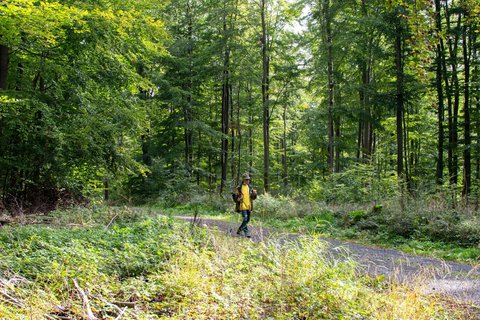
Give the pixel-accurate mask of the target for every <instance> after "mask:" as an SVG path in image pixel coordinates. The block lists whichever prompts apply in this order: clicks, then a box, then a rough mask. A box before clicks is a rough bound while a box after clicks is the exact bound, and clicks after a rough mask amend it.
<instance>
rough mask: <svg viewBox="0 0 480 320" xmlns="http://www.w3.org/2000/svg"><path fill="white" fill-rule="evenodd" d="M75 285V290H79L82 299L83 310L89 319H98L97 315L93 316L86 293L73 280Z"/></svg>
mask: <svg viewBox="0 0 480 320" xmlns="http://www.w3.org/2000/svg"><path fill="white" fill-rule="evenodd" d="M73 284H74V285H75V288H77V291H78V293H79V294H80V297H81V298H82V302H83V308H84V309H85V312H86V316H87V319H88V320H95V319H97V317H95V315H94V314H93V312H92V309H91V308H90V302H89V301H88V297H87V295H86V293H85V291H83V289H82V288H80V286H79V285H78V283H77V281H76V280H75V279H73Z"/></svg>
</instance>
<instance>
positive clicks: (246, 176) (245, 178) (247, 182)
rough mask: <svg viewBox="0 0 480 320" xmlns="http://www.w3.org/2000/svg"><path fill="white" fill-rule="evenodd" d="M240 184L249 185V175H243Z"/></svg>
mask: <svg viewBox="0 0 480 320" xmlns="http://www.w3.org/2000/svg"><path fill="white" fill-rule="evenodd" d="M242 183H244V184H249V183H250V175H249V174H248V173H245V174H243V176H242Z"/></svg>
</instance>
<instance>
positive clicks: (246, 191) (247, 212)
mask: <svg viewBox="0 0 480 320" xmlns="http://www.w3.org/2000/svg"><path fill="white" fill-rule="evenodd" d="M236 195H237V201H236V211H237V212H241V213H242V224H241V225H240V227H239V228H238V231H237V234H238V235H241V234H242V233H244V234H245V236H246V237H247V238H250V237H251V235H250V230H248V222H249V221H250V216H251V214H252V211H253V200H255V199H256V198H257V190H255V189H253V188H252V185H251V184H250V176H249V175H248V173H245V174H244V175H243V176H242V183H241V184H240V185H239V186H238V187H237V190H236Z"/></svg>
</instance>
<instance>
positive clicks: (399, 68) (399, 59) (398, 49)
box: [395, 21, 404, 183]
mask: <svg viewBox="0 0 480 320" xmlns="http://www.w3.org/2000/svg"><path fill="white" fill-rule="evenodd" d="M401 23H402V22H401V21H399V22H398V25H397V28H396V32H397V35H396V37H395V62H396V63H395V64H396V73H397V77H396V78H397V79H396V83H397V94H396V119H397V175H398V178H399V179H400V182H401V183H403V179H404V177H403V173H404V172H403V151H404V150H403V112H404V110H403V105H404V94H403V93H404V71H403V52H402V51H403V48H402V41H403V37H402V33H403V30H402V26H401Z"/></svg>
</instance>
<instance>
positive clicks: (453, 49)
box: [444, 4, 461, 191]
mask: <svg viewBox="0 0 480 320" xmlns="http://www.w3.org/2000/svg"><path fill="white" fill-rule="evenodd" d="M450 16H451V13H450V10H449V9H448V5H447V4H446V21H447V32H448V33H449V34H450V33H452V32H454V31H452V29H451V24H450ZM460 25H461V16H460V15H459V17H458V21H457V27H458V28H459V27H460ZM458 38H459V37H458V33H457V32H455V34H454V36H453V37H452V36H450V37H448V38H447V42H448V50H449V54H450V59H449V60H450V67H451V70H452V79H451V83H452V86H453V92H450V99H451V95H452V93H453V106H452V102H451V101H450V105H449V110H448V117H449V119H448V125H449V148H448V158H449V159H448V163H449V181H450V186H451V187H453V190H454V191H455V189H456V186H457V182H458V154H457V149H458V111H459V105H460V85H459V81H458V71H457V47H458ZM452 41H453V42H452ZM444 72H446V70H445V71H444ZM451 89H452V88H450V91H452V90H451Z"/></svg>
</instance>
